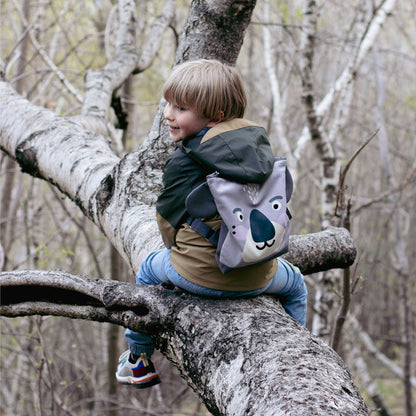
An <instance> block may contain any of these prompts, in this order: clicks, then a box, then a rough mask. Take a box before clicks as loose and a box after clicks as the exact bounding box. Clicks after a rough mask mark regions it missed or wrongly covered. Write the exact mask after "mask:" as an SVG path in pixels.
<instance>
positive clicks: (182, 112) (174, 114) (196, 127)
mask: <svg viewBox="0 0 416 416" xmlns="http://www.w3.org/2000/svg"><path fill="white" fill-rule="evenodd" d="M163 116H164V117H165V119H166V122H167V124H168V127H169V135H170V138H171V140H173V141H174V142H179V141H181V140H183V139H186V138H187V137H191V136H193V135H195V134H196V133H198V132H200V131H201V130H202V129H203V128H204V127H212V126H214V125H215V124H217V123H215V122H212V121H210V120H209V119H207V118H203V117H200V116H199V115H198V114H197V113H195V112H194V111H192V110H190V109H186V108H183V107H179V106H176V105H173V104H171V103H167V104H166V107H165V109H164V111H163Z"/></svg>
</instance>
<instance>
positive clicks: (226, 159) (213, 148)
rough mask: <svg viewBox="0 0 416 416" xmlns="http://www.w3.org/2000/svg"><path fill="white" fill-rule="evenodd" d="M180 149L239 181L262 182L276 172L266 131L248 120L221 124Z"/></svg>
mask: <svg viewBox="0 0 416 416" xmlns="http://www.w3.org/2000/svg"><path fill="white" fill-rule="evenodd" d="M180 146H181V147H182V150H183V151H184V152H185V153H186V154H187V155H188V156H190V157H191V158H192V159H194V160H196V161H197V162H198V163H199V164H201V165H203V166H205V167H206V168H207V169H208V170H212V171H217V172H218V173H220V174H221V175H222V176H224V177H228V178H230V179H234V180H237V181H242V182H259V183H261V182H264V181H265V180H266V179H267V178H268V177H269V175H270V174H271V172H272V170H273V164H274V155H273V151H272V149H271V146H270V143H269V140H268V138H267V135H266V131H265V129H264V128H263V127H261V126H260V125H258V124H256V123H253V122H252V121H249V120H246V119H241V118H240V119H234V120H230V121H225V122H222V123H218V124H217V125H215V126H214V127H212V128H210V129H209V130H208V131H207V132H206V133H205V134H204V135H197V136H195V137H192V138H190V139H185V140H183V142H182V143H181V144H180Z"/></svg>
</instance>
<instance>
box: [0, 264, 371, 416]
mask: <svg viewBox="0 0 416 416" xmlns="http://www.w3.org/2000/svg"><path fill="white" fill-rule="evenodd" d="M0 278H1V285H2V292H1V293H2V301H1V305H2V306H1V307H0V312H1V314H2V315H4V316H9V317H12V316H23V315H32V314H42V315H45V314H46V315H58V316H67V317H71V318H77V319H88V320H97V321H101V322H111V323H114V324H118V325H123V326H125V327H129V328H131V329H133V330H136V331H143V332H147V333H149V334H150V335H151V336H152V339H153V342H154V344H155V345H156V346H157V347H158V348H159V349H160V350H161V351H162V353H163V354H164V355H165V356H166V357H167V358H168V359H169V360H170V361H171V362H172V363H173V364H174V365H175V366H176V367H177V368H178V369H179V371H180V372H181V375H182V377H183V378H184V379H185V380H186V381H187V382H188V384H189V385H190V386H191V387H192V388H193V389H194V390H195V391H196V392H197V393H198V395H199V396H200V398H201V399H202V400H203V401H204V403H205V405H206V406H207V408H208V409H209V411H210V412H211V413H212V414H213V415H253V416H258V415H262V416H267V415H270V416H272V415H273V416H278V415H282V416H283V415H285V416H290V415H293V416H295V415H296V416H300V415H305V416H306V415H307V416H310V415H323V414H324V415H327V416H330V415H337V416H338V415H351V416H360V415H367V414H368V412H367V408H366V406H365V404H364V401H363V399H362V398H361V396H360V394H359V392H358V390H357V388H356V387H355V385H354V383H353V381H352V378H351V375H350V373H349V371H348V369H347V368H346V366H345V364H344V363H343V361H342V360H341V358H340V357H339V356H338V355H337V354H336V352H334V351H333V350H332V349H331V348H330V347H329V346H328V345H327V344H325V343H324V342H323V341H321V340H319V339H318V338H316V337H314V336H312V335H311V334H310V333H309V332H308V331H307V330H306V329H305V328H303V327H302V326H300V325H299V324H297V323H296V322H295V321H294V320H293V319H292V318H290V317H289V316H288V315H287V314H286V313H285V312H284V310H283V308H282V307H281V305H280V304H279V303H278V302H277V301H276V300H275V299H274V298H272V297H270V296H260V297H255V298H251V299H239V300H235V299H232V300H230V299H223V300H214V299H208V298H201V297H197V296H193V295H190V294H187V293H184V292H182V291H180V290H178V289H175V288H164V287H162V286H146V287H143V286H138V285H133V284H128V283H121V282H114V281H107V280H100V279H91V278H87V277H81V276H74V275H70V274H68V273H64V272H42V271H35V272H31V271H18V272H9V273H2V274H0Z"/></svg>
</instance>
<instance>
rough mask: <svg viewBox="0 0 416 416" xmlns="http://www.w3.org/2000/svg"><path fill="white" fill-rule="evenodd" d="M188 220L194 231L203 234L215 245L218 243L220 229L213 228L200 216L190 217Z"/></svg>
mask: <svg viewBox="0 0 416 416" xmlns="http://www.w3.org/2000/svg"><path fill="white" fill-rule="evenodd" d="M186 222H187V223H188V224H189V226H190V227H191V228H192V229H193V230H194V231H196V232H197V233H199V234H201V235H202V236H203V237H205V238H206V239H207V240H209V241H211V243H212V244H214V246H217V245H218V238H219V235H220V233H219V232H218V231H215V230H213V229H212V228H211V227H210V226H209V225H207V224H205V223H204V222H203V221H202V220H200V219H199V218H195V217H188V219H187V220H186Z"/></svg>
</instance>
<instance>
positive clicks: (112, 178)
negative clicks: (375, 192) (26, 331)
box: [0, 0, 367, 415]
mask: <svg viewBox="0 0 416 416" xmlns="http://www.w3.org/2000/svg"><path fill="white" fill-rule="evenodd" d="M254 5H255V2H254V1H246V2H243V3H241V2H234V1H227V2H193V3H192V5H191V8H190V11H189V15H188V19H187V22H186V25H185V28H184V31H183V33H184V35H183V37H182V39H181V42H180V44H179V47H178V50H177V53H176V58H175V62H174V63H179V62H181V61H183V60H191V59H195V58H199V57H205V58H216V59H220V60H222V61H225V62H228V63H231V64H233V63H234V62H235V61H236V59H237V56H238V53H239V50H240V47H241V44H242V42H243V37H244V33H245V28H246V27H247V25H248V23H249V22H250V18H251V13H252V10H253V7H254ZM134 6H135V5H134V3H133V2H132V1H129V0H124V1H123V0H121V1H120V2H119V4H118V16H119V30H118V37H117V42H116V45H115V55H114V57H113V59H112V60H110V61H109V62H108V63H107V65H106V66H105V67H104V68H103V70H101V71H93V72H89V73H88V74H87V76H86V86H85V95H82V94H81V93H80V92H79V91H78V90H77V89H76V88H75V87H74V86H73V85H72V84H71V82H69V80H67V79H66V78H65V75H64V74H63V73H62V72H61V71H60V70H59V69H58V68H57V67H56V66H55V65H54V63H53V61H51V60H50V59H49V56H48V55H47V53H46V52H45V51H44V50H43V49H42V47H41V46H40V45H38V44H36V39H34V38H31V40H32V43H33V44H35V45H36V48H38V50H39V53H40V55H41V57H42V59H44V61H45V62H46V63H47V64H48V65H49V66H50V67H51V69H52V71H53V73H54V75H55V76H57V77H58V78H59V79H60V80H61V82H62V83H63V86H64V87H65V88H66V89H67V90H68V91H69V92H70V93H72V94H73V95H74V97H76V98H77V99H78V100H80V101H81V102H82V111H81V117H74V118H64V117H60V116H58V115H57V114H55V113H53V112H51V111H49V110H47V109H45V108H40V107H37V106H34V105H33V104H31V103H30V102H28V101H27V100H26V99H25V98H23V97H22V96H20V95H18V94H17V93H16V92H15V91H14V90H13V88H12V87H11V86H10V84H9V83H8V82H7V81H6V80H5V77H4V73H3V81H2V82H1V83H0V120H1V122H0V136H1V148H2V149H3V150H4V151H5V152H6V153H7V154H8V155H9V156H11V157H12V158H15V159H16V161H17V163H18V164H19V166H20V168H21V169H22V171H23V172H25V173H28V174H30V175H32V176H34V177H37V178H41V179H44V180H46V181H48V182H49V183H51V184H53V185H54V186H55V187H56V188H57V189H58V190H59V192H61V193H62V194H65V195H66V196H68V197H69V198H70V199H71V200H72V201H74V202H75V203H76V204H77V206H78V207H79V208H80V209H81V210H82V212H83V213H84V215H85V216H86V217H88V218H89V219H90V220H91V221H92V222H93V223H95V224H96V225H97V226H98V227H99V229H100V230H101V231H102V233H103V234H104V235H105V236H106V237H107V238H108V239H109V241H111V243H112V244H113V245H114V246H115V247H116V248H117V250H118V251H119V252H120V254H121V255H122V256H123V258H124V259H125V260H126V262H128V264H129V265H130V267H131V269H132V270H137V269H138V266H139V265H140V262H141V260H142V259H143V257H144V256H145V255H146V254H147V253H148V252H149V251H150V250H153V249H155V248H158V247H160V246H161V240H160V237H159V235H158V232H157V228H156V226H155V220H154V214H155V212H154V207H153V204H154V201H155V198H156V195H157V192H158V190H159V188H160V179H161V172H162V167H163V161H164V160H165V159H166V155H167V153H168V152H169V150H170V149H171V144H170V143H169V141H168V140H167V134H166V130H165V128H164V125H163V123H162V120H161V111H162V108H163V102H161V104H160V107H159V111H158V114H157V115H156V117H155V122H154V124H153V128H152V130H151V132H150V133H149V135H148V137H147V139H146V141H145V142H144V144H143V145H142V146H141V147H140V148H139V150H138V151H137V152H133V153H129V154H126V155H125V156H124V157H123V158H121V159H120V157H119V156H118V155H117V154H116V153H115V151H114V150H113V148H112V145H113V142H114V140H116V139H117V137H116V136H115V135H114V132H113V131H112V128H111V126H109V124H108V110H109V108H110V105H111V102H112V96H113V94H114V91H116V90H117V89H118V88H120V86H121V85H122V84H123V82H124V81H125V80H126V79H127V77H129V76H130V74H131V73H133V72H135V71H137V72H140V68H142V69H143V68H144V67H146V64H145V63H143V62H149V61H148V58H147V57H146V56H144V55H142V58H143V59H142V60H140V57H139V55H138V53H137V50H138V48H137V45H136V43H135V41H136V35H135V30H136V15H135V7H134ZM171 10H172V9H171V3H170V2H167V5H166V8H165V12H166V13H165V14H164V15H165V17H166V16H168V15H169V13H170V11H171ZM162 21H163V19H162ZM164 21H165V22H169V18H168V17H167V18H166V20H164ZM162 26H163V23H162ZM155 30H156V28H155ZM212 39H216V42H212ZM149 49H150V50H155V46H154V45H150V44H149V48H148V49H146V48H145V49H144V50H145V51H148V50H149ZM156 49H157V46H156ZM150 55H151V54H150ZM140 62H142V64H140ZM140 65H142V66H140ZM311 246H313V247H319V249H318V250H314V253H313V255H312V253H311V252H310V250H309V251H308V249H307V247H311ZM290 256H292V257H289V258H290V259H291V260H292V261H293V262H294V263H296V264H298V265H299V266H300V267H301V269H302V270H303V272H304V273H309V272H312V271H316V270H324V269H327V268H332V267H347V266H348V265H349V264H351V262H352V261H353V259H354V257H355V247H354V245H353V243H352V241H351V239H350V237H349V235H348V233H345V231H343V230H341V229H334V228H332V229H328V230H327V231H325V232H324V234H319V235H310V236H303V237H302V236H299V237H297V238H294V239H293V241H292V250H291V254H290ZM2 282H3V283H2V285H3V289H4V291H3V294H4V298H3V302H2V304H3V306H2V309H1V311H2V314H3V315H5V316H10V317H11V316H21V315H30V314H51V315H53V314H57V315H62V316H69V317H73V318H81V319H93V320H98V321H107V322H112V323H116V324H118V325H123V326H127V327H129V328H132V329H135V330H139V329H140V330H143V331H146V332H148V333H150V334H151V335H152V336H153V338H154V342H155V344H156V345H157V346H158V347H159V348H160V350H161V351H162V352H163V353H164V354H165V355H166V356H167V357H168V358H169V359H170V360H171V361H172V362H173V363H174V364H175V365H176V366H177V367H178V368H179V369H180V371H181V374H182V376H183V377H184V378H185V379H186V380H187V382H188V383H189V384H190V385H191V386H192V388H193V389H194V390H195V391H196V392H197V393H198V394H199V396H200V397H201V398H202V400H203V401H204V403H205V404H206V406H207V407H208V409H209V410H210V411H211V412H212V413H213V414H218V415H220V414H221V415H222V414H224V415H226V414H253V415H254V414H264V415H266V414H273V415H277V414H285V415H289V414H296V415H299V414H310V413H311V412H312V413H315V412H318V411H321V410H322V409H325V413H326V414H339V411H340V409H343V410H342V412H343V413H344V414H354V415H359V414H366V413H367V409H366V406H365V404H364V402H363V400H362V398H361V396H360V394H359V393H358V390H357V388H356V387H355V386H354V384H353V382H352V380H351V377H350V374H349V372H348V370H347V369H346V367H345V365H344V364H343V362H342V360H341V359H340V358H339V357H338V356H337V355H336V354H335V353H333V352H332V351H331V349H330V348H329V347H328V346H326V345H325V344H323V343H322V342H320V341H319V340H318V339H316V338H314V337H312V336H310V334H308V333H307V331H306V330H304V329H302V328H300V327H299V326H298V325H297V324H295V323H294V322H293V321H292V320H291V319H290V318H288V317H287V316H286V315H285V314H284V313H283V312H282V309H281V307H280V305H278V303H276V301H274V300H271V299H269V298H267V297H264V298H258V299H254V300H251V301H247V300H244V301H242V302H229V301H225V302H212V301H209V300H202V299H196V298H195V297H192V296H189V295H186V294H183V293H177V292H175V291H172V290H169V288H165V289H163V288H138V287H135V286H134V285H130V284H129V285H126V284H121V283H114V282H109V284H107V283H105V281H97V280H89V279H88V278H81V277H80V276H71V275H66V274H64V273H63V274H62V273H57V272H47V273H46V274H45V273H42V272H36V271H34V272H30V271H24V272H21V273H20V272H18V273H11V272H5V273H4V274H3V275H2ZM14 288H17V289H18V290H17V292H16V290H14ZM36 288H39V289H40V293H41V294H40V297H38V296H37V294H36V293H38V291H37V289H36ZM45 288H46V289H47V290H46V291H45V290H44V289H45ZM166 291H167V292H166ZM17 293H19V294H18V295H17ZM48 293H49V294H50V296H49V295H48ZM16 295H17V296H16ZM69 298H70V299H72V300H73V302H72V303H68V302H67V300H68V299H69ZM61 302H63V307H61V306H59V304H60V303H61ZM55 304H56V305H55ZM246 309H248V310H250V313H248V314H245V312H244V311H245V310H246ZM265 310H268V311H270V312H269V313H270V315H269V314H265V313H264V311H265ZM217 314H219V315H217ZM261 315H264V316H263V317H261V318H259V317H260V316H261ZM172 319H173V320H172ZM230 328H233V331H232V333H233V337H232V338H230V336H229V335H230V332H229V330H230ZM279 328H280V329H279ZM276 331H277V332H276ZM280 331H282V332H280ZM248 334H250V335H249V340H250V339H251V341H248V340H247V335H248ZM271 339H273V340H274V341H273V342H270V340H271ZM258 340H260V345H264V351H263V352H262V353H261V354H258V355H257V357H256V354H254V350H257V351H259V346H258V345H257V342H258ZM275 342H276V343H275ZM272 351H275V354H272ZM284 351H285V353H284V354H283V352H284ZM276 353H277V355H276ZM271 356H272V357H275V359H273V360H270V357H271ZM318 356H319V357H320V358H319V359H318V362H319V364H317V363H316V360H317V358H316V357H318ZM249 357H256V359H252V360H251V359H249ZM276 360H277V361H281V363H282V365H281V366H280V370H279V371H276V366H275V364H273V362H276ZM218 363H219V366H218ZM313 363H315V364H313ZM259 368H262V371H263V372H264V375H265V377H266V379H265V380H263V379H262V378H259V377H258V376H256V374H258V372H259ZM278 368H279V367H278ZM288 371H289V373H290V374H288ZM321 371H324V373H325V376H323V374H321ZM283 375H285V376H284V377H283ZM207 380H208V382H207ZM245 380H250V382H249V383H248V384H247V383H246V381H245ZM272 386H273V387H272ZM285 386H286V387H285ZM231 387H232V388H231ZM328 391H331V395H332V397H333V400H331V401H329V402H328V400H327V392H328ZM283 392H284V393H283Z"/></svg>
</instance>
